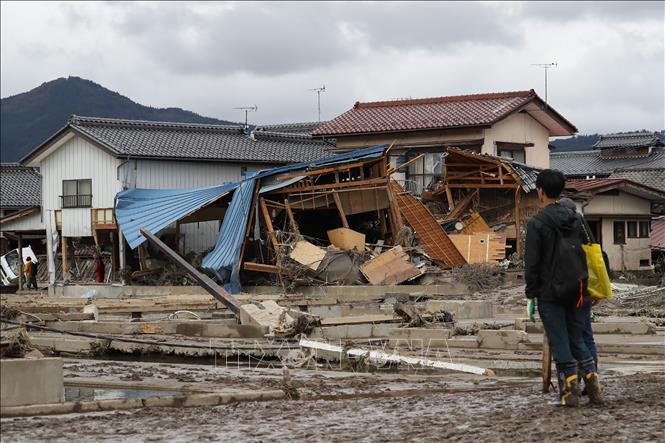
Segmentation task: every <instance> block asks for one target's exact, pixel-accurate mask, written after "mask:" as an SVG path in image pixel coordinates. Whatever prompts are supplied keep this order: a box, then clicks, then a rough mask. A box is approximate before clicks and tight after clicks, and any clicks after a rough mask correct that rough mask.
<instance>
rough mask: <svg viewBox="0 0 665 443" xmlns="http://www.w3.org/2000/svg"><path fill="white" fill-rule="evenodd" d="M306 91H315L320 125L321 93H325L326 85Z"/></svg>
mask: <svg viewBox="0 0 665 443" xmlns="http://www.w3.org/2000/svg"><path fill="white" fill-rule="evenodd" d="M308 91H316V96H317V99H318V103H319V108H318V109H319V123H321V93H322V92H326V85H323V86H321V87H320V88H311V89H308Z"/></svg>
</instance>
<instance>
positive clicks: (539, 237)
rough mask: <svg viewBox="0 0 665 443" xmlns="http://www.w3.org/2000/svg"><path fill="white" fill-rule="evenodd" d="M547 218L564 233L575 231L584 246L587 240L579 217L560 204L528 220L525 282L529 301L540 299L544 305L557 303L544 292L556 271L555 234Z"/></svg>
mask: <svg viewBox="0 0 665 443" xmlns="http://www.w3.org/2000/svg"><path fill="white" fill-rule="evenodd" d="M545 218H549V220H550V223H552V222H554V223H556V224H557V226H558V227H559V229H561V231H563V232H568V231H573V233H574V234H575V235H578V236H579V238H580V240H581V241H582V242H586V239H585V236H584V232H583V231H582V228H581V223H580V217H578V216H577V213H575V212H573V211H572V210H570V209H568V208H565V207H563V206H561V205H559V204H556V203H555V204H551V205H547V206H546V207H545V208H543V210H542V211H540V213H539V214H538V215H536V216H535V217H532V218H531V220H529V223H528V224H527V228H526V245H525V248H524V268H525V269H524V279H525V280H526V289H525V290H524V292H525V293H526V296H527V297H528V298H535V297H538V300H541V301H554V300H553V299H552V298H551V297H548V296H547V294H546V291H544V290H543V288H544V287H545V286H546V285H547V277H548V272H549V271H550V270H551V269H553V263H552V260H553V256H554V246H555V242H556V232H555V231H554V229H553V228H552V227H551V226H549V225H547V224H546V223H545V222H543V219H545Z"/></svg>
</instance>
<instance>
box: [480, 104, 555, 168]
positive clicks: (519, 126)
mask: <svg viewBox="0 0 665 443" xmlns="http://www.w3.org/2000/svg"><path fill="white" fill-rule="evenodd" d="M549 137H550V134H549V131H548V130H547V128H545V127H544V126H543V125H541V124H540V123H538V122H537V121H536V120H535V119H534V118H533V117H531V116H530V115H529V114H527V113H525V112H518V113H516V114H512V115H510V116H508V117H506V118H505V119H503V120H501V121H500V122H498V123H496V124H495V125H493V126H492V127H491V128H488V129H485V143H484V144H483V148H482V152H483V154H491V155H497V149H496V142H497V141H499V142H511V143H533V146H530V147H527V148H525V151H526V163H527V164H528V165H531V166H537V167H540V168H549V167H550V150H549Z"/></svg>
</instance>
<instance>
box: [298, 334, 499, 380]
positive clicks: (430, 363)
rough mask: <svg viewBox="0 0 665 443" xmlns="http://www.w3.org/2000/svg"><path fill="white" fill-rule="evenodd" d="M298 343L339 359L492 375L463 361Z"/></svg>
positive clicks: (490, 372) (492, 372)
mask: <svg viewBox="0 0 665 443" xmlns="http://www.w3.org/2000/svg"><path fill="white" fill-rule="evenodd" d="M299 345H300V347H301V348H307V349H313V350H315V351H322V352H323V353H327V354H328V355H338V356H339V358H340V359H341V357H342V356H344V354H346V355H345V356H346V357H354V358H367V359H368V360H369V361H370V362H375V363H378V364H381V365H383V364H385V363H397V364H405V365H410V366H419V367H426V368H434V369H448V370H451V371H456V372H466V373H469V374H477V375H487V376H490V377H491V376H494V371H492V370H491V369H489V368H487V369H485V368H480V367H478V366H472V365H467V364H464V363H452V362H445V361H439V360H430V359H428V358H418V357H406V356H402V355H399V354H397V353H392V354H389V353H387V352H382V351H367V350H364V349H359V348H350V349H345V348H342V347H341V346H336V345H331V344H328V343H322V342H318V341H314V340H309V339H308V338H306V337H302V338H301V339H300V342H299Z"/></svg>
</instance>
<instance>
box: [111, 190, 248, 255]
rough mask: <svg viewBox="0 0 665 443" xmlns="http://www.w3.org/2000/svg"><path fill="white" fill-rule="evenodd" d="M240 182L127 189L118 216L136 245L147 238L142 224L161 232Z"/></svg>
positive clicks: (120, 199)
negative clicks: (201, 185)
mask: <svg viewBox="0 0 665 443" xmlns="http://www.w3.org/2000/svg"><path fill="white" fill-rule="evenodd" d="M237 186H238V184H237V183H227V184H224V185H220V186H211V187H206V188H195V189H128V190H126V191H122V192H120V193H118V196H117V203H116V206H115V216H116V219H117V221H118V224H119V226H120V229H121V230H122V234H123V235H124V236H125V238H126V239H127V243H129V246H130V247H131V248H132V249H134V248H136V247H137V246H139V245H140V244H141V243H143V242H144V241H145V237H143V236H142V235H141V234H140V232H139V229H140V228H143V227H145V228H148V230H150V231H151V232H153V233H156V232H159V231H160V230H162V229H164V228H165V227H167V226H168V225H170V224H171V223H174V222H175V221H177V220H180V219H181V218H183V217H184V216H186V215H187V214H190V213H191V212H193V211H195V210H196V209H198V208H200V207H202V206H204V205H205V204H206V203H209V202H210V201H212V200H215V199H217V198H219V197H220V196H222V195H224V194H226V193H228V192H231V191H232V190H233V189H235V188H236V187H237Z"/></svg>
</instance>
